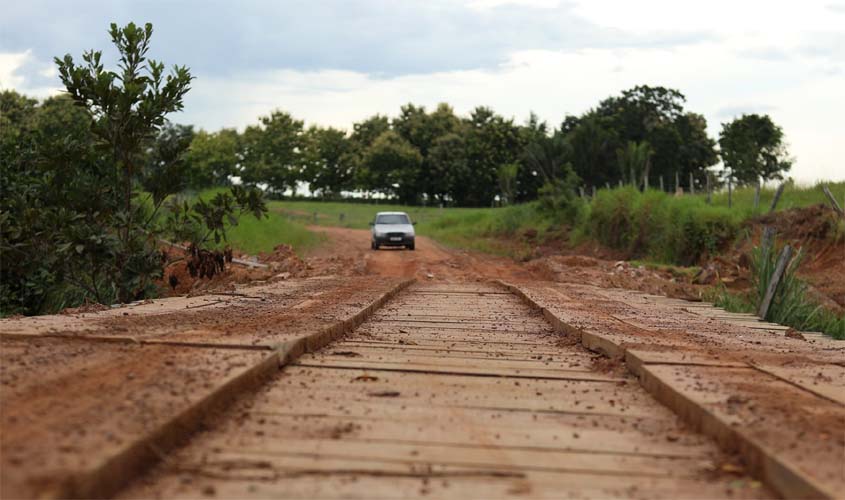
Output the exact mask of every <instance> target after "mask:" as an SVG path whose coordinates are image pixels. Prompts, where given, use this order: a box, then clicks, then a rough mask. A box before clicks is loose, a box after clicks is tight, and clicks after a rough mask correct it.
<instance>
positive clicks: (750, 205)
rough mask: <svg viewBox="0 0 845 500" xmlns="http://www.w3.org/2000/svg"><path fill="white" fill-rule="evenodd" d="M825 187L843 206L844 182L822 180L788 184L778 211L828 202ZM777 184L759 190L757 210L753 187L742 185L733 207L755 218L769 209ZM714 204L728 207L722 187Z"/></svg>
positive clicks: (699, 193) (715, 194) (726, 196)
mask: <svg viewBox="0 0 845 500" xmlns="http://www.w3.org/2000/svg"><path fill="white" fill-rule="evenodd" d="M823 186H828V187H829V188H830V190H831V192H833V194H834V196H837V197H838V200H839V203H840V205H841V204H842V203H843V201H845V199H843V196H845V182H820V183H816V184H815V185H813V186H799V185H796V184H794V183H788V184H787V185H786V188H785V190H784V193H783V196H782V197H781V199H780V201H779V202H778V206H777V210H789V209H791V208H801V207H808V206H810V205H818V204H819V203H824V204H827V197H826V196H825V195H824V191H822V187H823ZM776 190H777V184H776V183H771V184H770V185H769V186H767V187H764V188H763V189H761V190H760V203H759V205H758V207H757V210H756V211H755V210H754V191H755V188H754V187H751V186H749V187H743V188H739V189H735V190H734V191H733V193H732V196H731V198H732V203H731V205H732V209H733V210H735V211H737V212H740V213H741V214H742V215H743V217H752V216H754V215H759V214H763V213H766V212H768V211H769V207H770V206H771V204H772V198H774V194H775V191H776ZM694 197H695V198H700V199H702V200H706V198H707V195H706V194H703V193H701V192H698V193H697V194H696V195H695V196H694ZM712 198H713V200H712V201H713V203H712V205H713V206H715V207H724V208H727V206H728V192H727V190H721V191H719V192H716V193H713V197H712Z"/></svg>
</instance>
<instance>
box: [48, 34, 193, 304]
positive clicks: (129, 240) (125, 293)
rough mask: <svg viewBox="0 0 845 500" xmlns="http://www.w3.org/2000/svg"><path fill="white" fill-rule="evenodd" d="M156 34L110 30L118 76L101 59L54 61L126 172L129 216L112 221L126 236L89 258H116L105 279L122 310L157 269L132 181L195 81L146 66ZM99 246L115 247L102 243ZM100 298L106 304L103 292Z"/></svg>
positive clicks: (92, 55)
mask: <svg viewBox="0 0 845 500" xmlns="http://www.w3.org/2000/svg"><path fill="white" fill-rule="evenodd" d="M152 33H153V27H152V24H149V23H147V24H146V25H145V26H144V27H143V28H142V27H140V26H136V25H135V24H134V23H129V24H128V25H126V27H124V28H120V27H118V26H117V25H116V24H112V25H111V29H110V30H109V34H110V36H111V39H112V42H113V43H114V44H115V46H116V47H117V50H118V52H119V54H120V62H119V64H118V72H113V71H108V70H106V69H105V68H104V66H103V63H102V52H101V51H94V50H91V51H88V52H85V54H84V55H83V56H82V59H83V61H84V64H80V65H77V64H76V63H75V62H74V60H73V57H71V55H70V54H68V55H66V56H64V58H63V59H59V58H56V65H57V66H58V70H59V77H60V78H61V80H62V83H63V84H64V85H65V87H66V89H67V92H68V95H70V96H71V98H73V99H74V100H75V101H76V102H78V103H79V104H80V105H82V106H84V107H85V108H86V109H87V110H88V112H89V113H90V114H91V116H92V125H91V130H92V132H93V133H94V135H95V136H96V137H97V138H98V140H99V141H98V143H99V145H101V146H102V147H104V148H106V149H107V150H108V154H109V156H110V158H111V159H113V160H114V161H115V162H116V164H117V167H118V169H119V171H120V172H121V176H122V184H123V189H122V192H121V193H120V197H121V201H122V205H123V209H122V210H120V211H117V212H115V213H114V222H115V223H116V225H118V226H119V227H120V228H121V230H120V231H119V232H118V234H117V238H118V239H117V242H116V244H115V245H108V248H104V247H103V248H98V249H96V250H95V249H94V248H91V249H90V250H91V251H92V252H93V253H96V251H97V250H99V251H102V252H105V255H103V256H102V257H103V258H107V257H108V255H109V254H111V253H114V254H115V257H116V259H115V269H114V272H108V273H107V274H108V275H109V278H107V279H106V281H110V282H112V283H114V284H115V285H116V287H117V298H118V300H120V301H124V302H125V301H129V300H132V299H134V298H136V297H138V296H139V295H143V294H144V293H145V291H146V289H147V287H148V286H149V285H150V280H149V278H150V276H151V275H153V273H154V272H155V271H154V270H155V269H156V268H157V263H156V260H157V255H156V248H155V242H154V241H152V242H151V241H149V239H148V238H147V237H146V235H147V230H146V229H147V228H146V227H145V220H144V217H145V215H144V214H143V213H142V212H143V210H144V208H145V207H144V206H143V205H136V206H133V203H132V201H133V198H134V192H133V180H134V179H135V177H136V176H137V175H139V173H140V171H141V168H142V165H143V146H144V144H145V143H146V142H147V141H149V140H151V139H152V138H153V137H154V136H155V134H156V133H157V132H158V130H159V128H160V127H161V126H162V125H164V123H165V117H166V116H167V115H168V114H169V113H172V112H174V111H179V110H181V109H182V106H183V102H182V101H183V97H184V95H185V94H186V93H187V92H188V90H189V89H190V83H191V79H192V77H191V74H190V72H189V71H188V68H186V67H184V66H182V67H179V66H176V67H174V68H173V70H172V71H171V72H170V73H169V74H167V75H165V71H164V64H163V63H160V62H157V61H154V60H151V59H148V58H147V52H148V51H149V48H150V41H151V38H152ZM112 225H113V224H107V226H106V227H110V226H112ZM95 239H96V240H97V241H100V242H106V241H107V240H108V241H110V240H111V238H106V237H105V236H103V235H100V236H97V237H96V238H95ZM115 272H116V273H119V274H120V277H119V278H117V277H114V274H115ZM93 281H97V279H96V278H95V277H91V281H89V282H88V283H87V284H88V286H89V287H90V288H91V290H92V291H96V292H98V286H99V285H98V284H97V283H94V282H93ZM107 286H108V285H107ZM95 295H98V300H102V296H101V294H100V293H99V292H98V293H96V294H95Z"/></svg>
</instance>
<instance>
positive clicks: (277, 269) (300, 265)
mask: <svg viewBox="0 0 845 500" xmlns="http://www.w3.org/2000/svg"><path fill="white" fill-rule="evenodd" d="M259 260H260V261H261V262H264V263H266V264H267V265H268V266H269V269H270V270H271V271H272V272H273V273H275V274H277V275H278V274H285V273H287V274H286V276H288V277H290V276H302V275H304V274H305V273H306V271H307V269H308V266H307V265H306V264H305V262H304V261H303V260H302V259H300V258H299V256H298V255H297V254H296V252H295V251H294V250H293V247H292V246H290V245H285V244H284V243H283V244H281V245H277V246H276V247H275V248H274V249H273V251H272V252H270V253H262V254H260V255H259Z"/></svg>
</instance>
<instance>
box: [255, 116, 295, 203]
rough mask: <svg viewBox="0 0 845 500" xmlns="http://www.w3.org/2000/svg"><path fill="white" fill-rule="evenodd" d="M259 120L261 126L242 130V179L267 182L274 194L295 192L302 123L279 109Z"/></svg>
mask: <svg viewBox="0 0 845 500" xmlns="http://www.w3.org/2000/svg"><path fill="white" fill-rule="evenodd" d="M260 121H261V125H259V126H250V127H247V128H246V131H244V136H243V143H244V149H243V154H244V158H243V172H242V173H241V178H242V179H243V181H244V182H246V183H249V184H254V185H255V184H261V183H264V184H267V186H268V188H269V189H270V190H271V191H274V192H276V193H277V194H284V192H285V191H287V190H292V191H295V190H296V184H297V182H299V181H300V180H302V179H303V171H302V169H303V158H302V150H303V148H304V146H305V143H304V137H303V134H304V130H303V122H302V121H301V120H296V119H294V118H293V117H292V116H291V115H290V114H289V113H286V112H283V111H278V110H277V111H273V112H272V113H271V114H270V116H262V117H261V119H260Z"/></svg>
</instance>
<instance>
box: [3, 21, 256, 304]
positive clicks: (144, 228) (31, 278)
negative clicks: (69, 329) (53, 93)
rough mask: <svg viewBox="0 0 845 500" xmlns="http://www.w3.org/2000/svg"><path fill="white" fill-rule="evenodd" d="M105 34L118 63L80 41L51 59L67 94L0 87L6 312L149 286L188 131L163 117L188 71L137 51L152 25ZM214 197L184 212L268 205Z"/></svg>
mask: <svg viewBox="0 0 845 500" xmlns="http://www.w3.org/2000/svg"><path fill="white" fill-rule="evenodd" d="M110 34H111V37H112V40H113V42H114V43H115V45H116V46H117V49H118V52H119V54H120V64H119V65H118V70H119V71H118V72H111V71H106V70H105V69H104V67H103V64H102V63H101V53H100V52H97V51H89V52H86V53H85V55H84V56H83V60H84V61H85V64H83V65H80V66H77V65H76V64H75V63H74V61H73V58H72V57H71V56H69V55H68V56H65V57H64V59H61V60H59V59H57V64H58V66H59V74H60V77H61V79H62V81H63V83H64V84H65V86H66V88H67V90H68V92H67V94H66V95H63V96H59V97H56V98H51V99H48V100H46V101H44V102H43V103H41V104H40V105H39V104H37V103H35V102H34V101H32V100H29V99H26V98H22V97H20V96H16V95H13V94H8V93H3V94H2V98H0V106H2V107H3V109H2V111H3V112H2V114H0V122H2V123H0V125H2V126H0V147H2V151H0V185H2V186H3V196H2V197H0V235H2V237H0V254H2V255H1V256H0V258H2V259H3V261H7V259H14V261H15V262H16V266H14V267H11V268H8V267H5V266H4V268H3V269H2V273H0V276H1V277H2V279H0V310H2V313H3V314H8V313H10V312H18V311H19V312H24V313H27V314H35V313H39V312H51V311H56V310H57V309H60V308H62V307H66V306H71V305H78V304H79V303H81V302H82V301H84V300H94V301H97V302H101V303H111V302H114V301H122V302H125V301H129V300H135V299H139V298H143V297H149V296H151V295H154V294H155V293H156V290H155V285H154V281H155V279H156V278H158V277H160V276H161V270H162V254H161V253H160V252H159V249H158V244H159V238H160V237H162V236H167V232H166V229H165V227H164V226H163V225H162V218H163V217H161V216H159V215H158V211H159V208H160V207H161V205H162V203H164V201H165V200H166V199H167V198H168V196H169V195H170V194H172V193H173V192H175V191H176V190H178V188H179V186H180V184H181V182H182V179H181V177H180V176H179V173H180V172H181V169H182V168H183V167H184V163H183V161H182V160H183V157H184V152H185V148H186V147H187V144H189V143H190V135H191V132H190V128H189V127H188V128H185V127H177V126H174V127H164V125H165V123H166V119H165V116H166V115H167V114H168V113H170V112H172V111H176V110H178V109H181V107H182V97H183V96H184V94H185V92H187V90H188V86H189V84H190V81H191V77H190V73H189V72H188V70H187V69H186V68H180V67H175V68H174V69H173V71H172V72H171V73H170V74H169V75H167V76H165V74H164V70H163V64H161V63H158V62H155V61H150V60H147V59H146V53H147V51H148V49H149V43H150V37H151V35H152V27H151V26H150V25H146V26H145V27H144V28H139V27H136V26H135V25H134V24H131V23H130V24H129V25H127V26H126V27H124V28H118V27H117V26H115V25H112V27H111V30H110ZM163 127H164V128H163ZM138 184H141V185H143V186H144V187H145V188H146V189H147V191H146V192H145V194H144V196H139V194H140V193H141V192H142V191H140V190H136V189H135V187H136V186H137V185H138ZM220 196H221V198H220V201H219V203H218V204H217V205H218V206H219V207H218V208H220V207H222V208H221V209H220V210H217V211H216V212H214V214H211V215H214V217H209V216H207V215H206V214H203V213H201V212H198V210H201V207H197V206H194V207H191V208H190V209H189V211H187V212H184V213H183V214H182V215H183V216H184V218H185V219H188V218H190V219H192V220H194V221H200V222H204V223H206V224H209V223H216V221H217V220H219V218H220V217H218V215H220V214H222V216H221V217H223V218H224V224H231V223H233V220H234V218H233V215H234V213H236V212H237V210H239V209H241V210H243V209H246V210H249V211H250V212H252V213H263V211H264V210H266V208H265V207H263V204H262V203H263V202H261V201H260V196H259V193H258V192H256V191H249V192H246V191H244V190H243V189H242V188H239V189H238V191H237V192H232V193H221V195H220ZM230 216H231V218H230ZM171 234H172V233H171ZM224 236H225V235H224Z"/></svg>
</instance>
